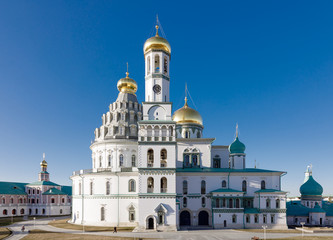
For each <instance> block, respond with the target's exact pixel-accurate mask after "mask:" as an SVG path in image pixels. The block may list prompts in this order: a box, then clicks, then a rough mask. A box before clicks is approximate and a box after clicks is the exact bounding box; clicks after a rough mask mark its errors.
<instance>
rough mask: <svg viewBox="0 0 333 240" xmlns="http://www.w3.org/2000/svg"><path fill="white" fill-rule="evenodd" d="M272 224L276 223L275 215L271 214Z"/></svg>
mask: <svg viewBox="0 0 333 240" xmlns="http://www.w3.org/2000/svg"><path fill="white" fill-rule="evenodd" d="M271 223H275V215H274V214H271Z"/></svg>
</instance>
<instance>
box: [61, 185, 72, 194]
mask: <svg viewBox="0 0 333 240" xmlns="http://www.w3.org/2000/svg"><path fill="white" fill-rule="evenodd" d="M61 191H63V192H64V193H66V194H67V195H69V196H72V187H71V186H61Z"/></svg>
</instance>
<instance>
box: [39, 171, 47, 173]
mask: <svg viewBox="0 0 333 240" xmlns="http://www.w3.org/2000/svg"><path fill="white" fill-rule="evenodd" d="M40 173H48V172H47V171H41V172H40Z"/></svg>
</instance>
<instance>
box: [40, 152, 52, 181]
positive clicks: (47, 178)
mask: <svg viewBox="0 0 333 240" xmlns="http://www.w3.org/2000/svg"><path fill="white" fill-rule="evenodd" d="M40 170H41V171H40V173H39V174H38V181H50V174H49V173H48V172H47V162H46V161H45V153H43V161H42V162H41V163H40Z"/></svg>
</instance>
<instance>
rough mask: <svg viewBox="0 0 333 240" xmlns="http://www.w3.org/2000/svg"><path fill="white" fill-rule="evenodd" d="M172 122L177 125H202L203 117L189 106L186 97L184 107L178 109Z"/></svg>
mask: <svg viewBox="0 0 333 240" xmlns="http://www.w3.org/2000/svg"><path fill="white" fill-rule="evenodd" d="M172 120H173V121H175V122H176V123H177V124H183V123H184V124H186V123H195V124H200V125H203V124H202V117H201V115H200V113H199V112H198V111H196V110H194V109H193V108H190V107H189V106H188V105H187V98H186V97H185V104H184V107H182V108H180V109H178V110H177V111H176V112H175V113H174V114H173V116H172Z"/></svg>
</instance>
